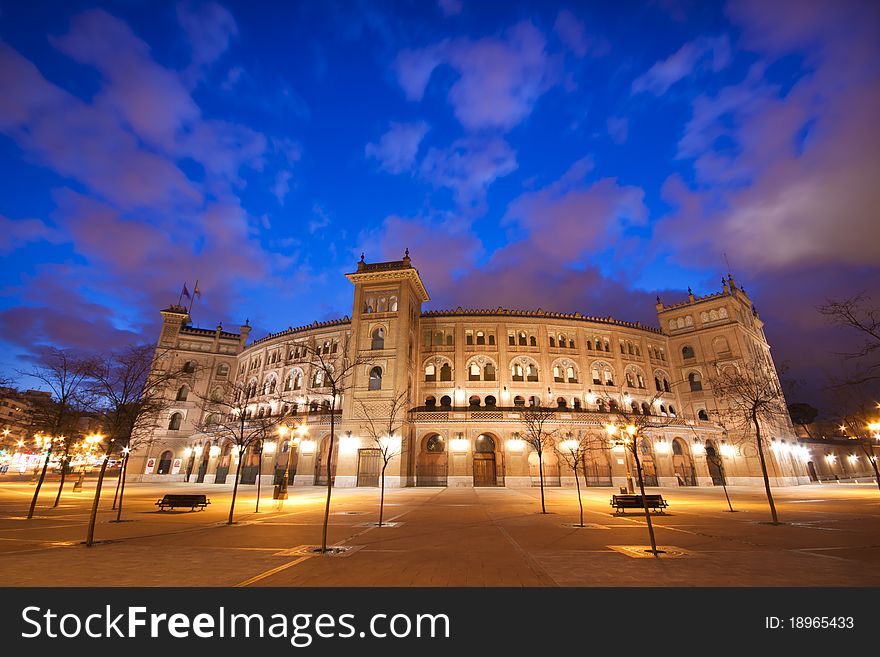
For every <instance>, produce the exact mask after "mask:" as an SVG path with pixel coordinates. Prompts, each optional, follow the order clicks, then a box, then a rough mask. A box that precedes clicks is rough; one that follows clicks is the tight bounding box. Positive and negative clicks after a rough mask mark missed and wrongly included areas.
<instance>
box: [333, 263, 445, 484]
mask: <svg viewBox="0 0 880 657" xmlns="http://www.w3.org/2000/svg"><path fill="white" fill-rule="evenodd" d="M346 278H348V280H350V281H351V282H352V283H354V303H353V307H352V312H351V338H350V343H349V345H348V348H349V349H350V350H351V352H350V354H351V356H352V357H353V358H354V357H357V356H362V357H364V358H365V359H367V360H369V364H367V365H364V366H363V367H360V368H358V369H357V371H356V372H355V373H354V376H353V377H352V380H351V382H350V386H349V391H348V393H347V394H346V395H345V398H344V400H343V404H342V416H343V417H345V418H351V421H352V423H353V424H354V426H351V427H349V428H350V430H351V431H352V432H357V430H358V425H357V418H362V417H363V415H364V410H365V409H366V411H367V412H368V413H370V416H371V417H373V418H374V419H375V420H377V421H379V420H381V418H387V417H388V409H389V407H390V403H391V402H392V400H394V399H395V398H396V397H397V396H398V395H401V394H404V395H406V400H407V401H406V404H405V408H406V410H408V409H409V408H410V407H411V406H413V405H415V402H414V395H415V390H416V389H415V385H416V379H415V376H416V359H417V357H418V346H419V343H418V335H419V322H420V318H421V314H422V304H423V303H425V302H426V301H428V300H429V296H428V292H427V290H426V289H425V285H424V283H422V279H421V277H420V276H419V272H418V270H417V269H416V268H415V267H413V266H412V263H411V261H410V257H409V249H407V250H406V253H405V254H404V256H403V259H402V260H394V261H391V262H376V263H367V262H364V256H363V255H361V259H360V261H359V262H358V267H357V271H356V272H353V273H350V274H346ZM406 420H407V418H406V417H405V416H404V417H399V418H398V420H397V421H398V423H400V424H402V429H401V439H402V449H401V456H400V466H399V470H397V468H394V462H392V463H391V464H390V465H389V473H388V474H389V475H392V474H394V473H392V472H391V470H392V468H394V470H397V473H396V476H399V480H397V481H394V480H393V478H392V477H391V476H389V477H388V482H387V483H388V484H389V485H392V486H393V485H395V484H398V485H401V486H406V485H410V484H411V483H412V482H411V481H410V480H411V479H412V476H413V473H412V469H413V468H412V463H413V451H412V450H413V447H412V446H413V440H412V438H413V436H412V435H411V433H412V431H411V427H410V426H409V423H408V422H407V421H406Z"/></svg>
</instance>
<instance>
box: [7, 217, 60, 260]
mask: <svg viewBox="0 0 880 657" xmlns="http://www.w3.org/2000/svg"><path fill="white" fill-rule="evenodd" d="M63 241H64V236H63V235H62V234H61V232H60V231H58V230H57V229H55V228H53V227H52V226H49V225H48V224H46V223H45V222H44V221H42V220H40V219H10V218H8V217H4V216H3V215H0V255H8V254H9V253H11V252H12V251H14V250H16V249H17V248H19V247H21V246H24V245H25V244H31V243H33V242H49V243H51V244H60V243H61V242H63Z"/></svg>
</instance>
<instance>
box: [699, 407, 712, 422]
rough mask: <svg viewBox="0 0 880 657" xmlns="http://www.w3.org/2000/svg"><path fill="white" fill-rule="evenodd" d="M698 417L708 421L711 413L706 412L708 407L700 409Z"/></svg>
mask: <svg viewBox="0 0 880 657" xmlns="http://www.w3.org/2000/svg"><path fill="white" fill-rule="evenodd" d="M697 417H698V418H700V419H701V420H707V421H708V419H709V414H708V413H707V412H706V409H705V408H701V409H700V411H699V413H697Z"/></svg>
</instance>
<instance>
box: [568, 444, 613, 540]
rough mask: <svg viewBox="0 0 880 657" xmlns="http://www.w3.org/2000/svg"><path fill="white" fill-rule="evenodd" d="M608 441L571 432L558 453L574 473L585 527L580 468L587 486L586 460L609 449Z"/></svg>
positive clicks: (581, 517) (581, 524)
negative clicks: (598, 450) (595, 452)
mask: <svg viewBox="0 0 880 657" xmlns="http://www.w3.org/2000/svg"><path fill="white" fill-rule="evenodd" d="M607 447H608V441H607V440H605V439H604V437H597V436H596V435H594V434H592V433H588V432H586V431H578V432H577V433H576V434H575V433H573V432H571V431H569V432H568V433H566V434H565V436H563V439H562V440H561V441H560V442H559V448H558V452H559V455H560V456H561V457H562V459H563V460H564V461H565V463H566V464H567V465H568V467H570V468H571V469H572V472H574V483H575V487H576V488H577V496H578V506H579V507H580V524H579V525H578V527H583V526H584V501H583V499H582V498H581V484H580V479H578V468H579V467H582V468H583V469H584V485H585V486H586V485H587V471H586V459H587V455H588V454H590V453H592V452H593V451H595V450H596V449H603V448H605V449H607Z"/></svg>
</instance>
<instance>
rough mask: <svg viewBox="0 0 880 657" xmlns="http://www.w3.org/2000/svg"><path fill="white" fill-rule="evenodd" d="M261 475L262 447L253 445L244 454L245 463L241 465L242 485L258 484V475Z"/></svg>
mask: <svg viewBox="0 0 880 657" xmlns="http://www.w3.org/2000/svg"><path fill="white" fill-rule="evenodd" d="M259 473H260V446H259V445H251V446H250V447H248V450H247V452H245V454H244V463H242V464H241V483H243V484H255V483H257V475H258V474H259Z"/></svg>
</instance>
